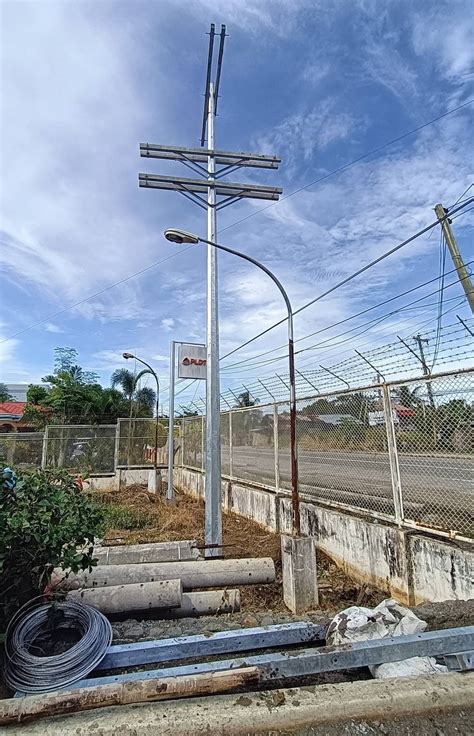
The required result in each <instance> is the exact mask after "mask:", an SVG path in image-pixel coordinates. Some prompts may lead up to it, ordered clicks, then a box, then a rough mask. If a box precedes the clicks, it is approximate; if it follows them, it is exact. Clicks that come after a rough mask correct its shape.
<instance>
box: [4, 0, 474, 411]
mask: <svg viewBox="0 0 474 736" xmlns="http://www.w3.org/2000/svg"><path fill="white" fill-rule="evenodd" d="M216 8H218V11H217V10H216ZM472 9H473V6H472V2H471V0H466V1H464V0H455V1H454V2H449V3H448V2H440V1H439V0H437V1H436V2H430V0H424V1H423V2H422V3H413V2H404V1H403V0H397V1H396V2H391V1H390V0H388V1H387V0H384V1H383V2H382V0H376V1H371V0H338V1H337V2H336V1H331V0H324V1H322V0H321V1H320V2H318V1H317V0H288V1H286V0H269V1H268V2H267V0H252V1H250V0H249V1H247V2H246V1H245V0H221V1H220V2H219V3H215V2H211V1H210V0H189V1H188V2H184V1H182V0H154V1H153V2H151V1H149V0H136V1H135V2H121V1H120V0H116V1H115V0H102V1H101V2H86V1H82V0H78V1H77V2H68V1H66V0H64V1H63V2H55V0H48V1H47V2H24V1H22V0H17V1H16V2H9V1H8V0H7V1H5V0H4V1H3V2H2V3H1V15H2V52H1V53H2V60H1V74H2V79H1V83H2V99H1V103H2V110H1V123H2V126H1V159H2V182H3V183H2V191H1V210H2V226H1V227H2V248H1V253H0V261H1V264H2V269H3V272H2V281H1V283H2V288H1V297H0V299H1V307H2V310H1V318H0V319H1V321H0V336H1V338H2V339H3V340H5V338H8V337H9V336H11V335H13V334H15V333H17V332H21V331H22V330H25V329H26V328H28V327H29V326H30V325H31V324H33V323H35V322H37V321H40V320H43V319H46V321H45V322H44V323H43V324H42V325H41V326H39V327H36V328H34V329H28V330H27V331H25V332H23V333H22V334H19V335H17V336H16V337H14V338H13V339H10V340H7V341H4V342H2V343H1V344H0V351H1V352H0V357H1V359H2V371H1V380H4V381H15V382H17V381H18V382H20V381H27V382H30V381H38V380H39V379H40V377H41V376H42V375H44V374H46V373H48V372H49V371H50V369H51V365H52V354H53V349H54V347H55V346H60V345H64V346H73V347H75V348H77V350H78V351H79V354H80V359H81V363H82V364H83V365H84V366H85V367H87V368H88V369H90V370H95V371H97V372H99V374H100V376H101V379H102V380H103V382H104V383H108V380H109V377H110V373H111V372H112V371H113V370H114V368H116V367H120V366H122V365H123V360H122V359H121V353H122V352H123V351H124V350H129V351H132V352H134V351H136V352H137V354H139V355H141V356H142V357H144V358H145V359H151V360H152V361H153V362H154V364H155V365H156V367H157V370H158V372H159V374H160V376H161V378H162V382H163V385H165V384H167V371H168V357H167V356H168V353H169V341H170V339H176V340H190V341H196V342H202V341H203V339H204V336H205V335H204V326H205V289H204V285H205V284H204V278H205V250H204V249H203V248H200V247H196V248H194V249H193V248H191V249H189V250H188V251H186V252H185V253H183V252H180V251H179V250H178V249H176V247H175V249H174V250H173V246H171V245H170V244H168V243H167V242H166V241H164V239H163V237H162V231H163V229H164V228H165V227H168V226H173V225H175V226H181V227H184V228H186V229H188V230H191V231H195V232H198V233H200V234H202V235H205V227H206V224H205V214H204V212H203V211H202V210H200V209H199V208H197V207H194V206H192V205H191V204H189V203H188V201H187V200H185V199H184V198H182V197H180V196H179V195H177V194H174V193H165V192H157V191H145V190H139V188H138V185H137V174H138V172H139V171H153V172H157V173H158V172H160V173H165V174H171V173H175V174H176V175H178V176H186V175H187V170H186V169H182V168H180V167H179V165H178V164H165V163H163V162H152V161H145V160H141V159H140V157H139V154H138V144H139V142H146V141H148V142H154V143H163V144H175V145H182V146H196V145H198V142H199V134H200V124H201V116H202V99H203V98H202V93H203V88H204V74H205V61H206V54H207V36H206V33H207V31H208V29H209V24H210V22H214V23H216V25H217V27H219V24H220V23H226V24H227V30H228V33H229V38H228V39H227V41H226V50H225V56H224V67H223V77H222V87H221V92H222V97H221V99H220V101H219V115H218V118H217V130H216V145H217V146H218V147H220V148H223V149H227V150H243V151H254V152H265V153H275V154H277V155H279V156H281V158H282V160H283V163H282V165H281V168H280V170H279V171H278V172H267V173H264V172H263V173H262V172H260V173H257V174H252V173H251V172H249V170H242V171H241V172H239V173H237V174H233V175H232V180H244V181H245V180H249V181H252V180H253V181H256V182H260V183H267V184H270V185H274V186H282V187H283V190H284V194H285V195H287V194H290V193H291V192H293V191H294V190H296V189H298V188H300V187H302V186H304V185H306V184H308V183H309V182H311V181H314V180H316V179H318V178H320V177H322V176H324V175H325V174H327V173H328V172H330V171H332V170H333V169H335V168H337V167H339V166H342V165H343V164H345V163H347V162H349V161H352V160H354V159H356V158H357V157H359V156H361V155H363V154H364V153H366V152H367V151H369V150H371V149H373V148H376V147H377V146H380V145H382V144H383V143H385V142H386V141H388V140H390V139H392V138H395V137H397V136H399V135H402V134H403V133H405V132H406V131H408V130H411V129H413V128H416V127H417V126H420V125H422V124H423V123H424V122H426V121H428V120H431V119H433V118H435V117H437V116H439V115H441V114H443V113H444V112H446V111H447V110H449V109H451V108H453V107H456V106H458V105H460V104H462V103H463V102H465V101H467V100H468V99H470V98H471V97H473V96H474V95H473V93H472V81H473V73H472V61H473V49H474V43H473V18H472ZM473 107H474V106H468V107H465V108H464V109H463V110H462V111H460V112H458V113H456V114H454V115H451V116H448V117H446V118H444V119H443V120H441V121H440V122H438V123H436V124H434V125H431V126H429V127H427V128H425V129H423V130H422V131H420V132H419V133H417V134H414V135H412V136H410V137H409V138H405V139H404V140H402V141H401V142H400V143H398V144H395V145H393V146H390V147H388V148H386V149H384V150H383V151H381V152H380V153H379V154H377V155H374V156H372V157H369V158H368V159H364V160H363V161H362V162H360V163H359V164H357V165H354V166H352V167H350V168H349V169H347V170H346V171H345V172H343V173H341V174H338V175H335V176H331V177H329V178H328V179H327V180H325V181H323V182H321V183H320V184H318V185H315V186H312V187H309V188H307V189H305V190H303V191H302V192H300V193H298V194H295V195H294V196H292V197H290V198H288V199H285V200H283V201H282V202H280V203H278V204H276V205H275V206H272V207H270V208H268V209H265V210H264V211H262V212H257V210H259V209H260V208H261V207H262V203H261V202H260V203H255V202H248V201H247V202H242V203H239V204H237V205H234V206H233V207H229V208H227V209H225V210H224V211H223V212H222V213H221V214H220V215H219V224H218V229H219V230H220V231H221V240H222V242H225V243H228V244H229V245H231V246H233V247H235V248H239V249H241V250H244V251H246V252H248V253H250V254H252V255H253V256H254V257H256V258H260V259H261V260H264V261H265V263H266V264H267V265H268V266H269V267H270V268H272V269H273V270H274V271H275V273H276V274H277V275H278V276H279V278H280V279H281V280H282V281H283V282H284V283H285V285H287V287H288V291H289V294H290V297H291V299H292V302H293V304H294V306H295V307H299V306H301V305H302V304H304V303H305V302H307V301H309V300H310V299H312V298H314V297H315V296H317V294H318V293H320V292H322V291H324V290H326V289H327V288H329V287H330V286H331V285H333V284H334V283H336V282H337V281H339V280H341V279H342V278H344V277H345V276H347V275H348V274H350V273H351V272H353V271H354V270H356V269H357V268H359V267H360V266H361V265H363V264H364V263H365V262H368V261H370V260H371V259H373V258H375V257H377V255H379V254H381V253H383V252H384V251H385V250H388V249H389V248H390V247H392V246H393V245H395V244H396V243H397V242H399V241H401V240H403V239H404V238H405V237H408V236H409V235H411V234H412V233H414V232H416V231H417V230H418V229H420V228H421V227H423V226H425V225H427V224H429V223H430V222H431V221H432V219H434V215H433V211H432V208H433V206H434V205H435V204H436V203H437V202H442V203H443V204H446V205H449V204H452V203H453V202H455V201H456V200H457V199H458V197H459V196H460V195H461V194H462V192H463V191H464V190H465V189H466V188H467V187H469V185H470V184H471V183H472V182H473V181H474V171H473V169H474V167H473V156H472V153H473V148H472V143H471V139H470V132H471V131H472V109H473ZM470 128H471V131H470ZM472 193H473V190H472V189H471V191H470V194H472ZM248 215H251V217H247V216H248ZM473 215H474V212H470V213H469V212H468V213H466V214H465V215H463V216H462V217H460V218H459V219H457V220H456V221H455V223H454V228H455V233H456V236H457V238H458V242H459V245H460V247H461V250H462V252H463V255H464V257H465V259H466V260H469V259H470V258H473V257H474V255H473V252H474V249H473V247H472V237H473V232H474V231H473V224H474V217H473ZM242 218H246V219H243V221H242V222H237V221H240V220H242ZM234 223H237V224H234ZM438 254H439V236H438V233H435V234H434V235H433V236H431V237H428V236H425V237H423V238H420V239H418V240H417V241H415V242H414V243H413V244H411V245H410V246H407V247H406V248H404V249H402V250H401V251H399V252H398V253H397V254H395V255H394V256H393V257H391V258H390V259H387V260H386V261H384V262H383V263H382V264H380V265H379V266H377V267H375V268H373V269H372V270H371V271H369V272H368V274H366V275H365V276H363V277H361V278H359V279H358V280H356V281H354V282H352V284H351V285H348V286H347V287H345V288H342V289H340V290H338V291H337V292H335V294H334V295H333V296H331V297H329V298H327V299H325V300H323V301H322V302H320V303H318V304H316V305H314V307H312V308H309V309H307V310H305V311H304V312H302V313H301V314H300V315H298V316H297V318H296V329H297V335H298V336H300V337H301V336H304V335H306V334H307V333H309V332H314V331H315V330H317V329H320V328H322V327H327V326H330V325H331V324H332V323H333V322H336V321H338V320H340V319H344V318H345V317H348V316H350V315H351V314H353V313H355V312H358V311H360V310H362V309H364V308H365V307H367V306H370V305H371V304H377V303H379V302H382V301H383V300H384V299H388V298H390V297H391V296H393V295H395V294H397V293H399V292H401V291H404V290H405V289H408V288H410V287H412V286H415V285H417V284H418V283H420V282H422V281H425V280H427V279H429V278H434V277H435V276H437V274H438V258H439V256H438ZM167 256H173V257H172V258H170V259H169V260H167V261H166V262H165V263H163V264H161V265H159V266H157V267H155V268H153V269H150V270H148V271H146V272H145V273H144V274H142V275H140V276H137V277H136V278H133V279H131V280H129V281H127V282H125V283H124V284H122V285H120V286H118V287H116V288H114V289H110V290H108V291H106V292H105V293H104V294H102V295H100V296H98V297H95V298H92V299H90V300H88V301H87V302H85V303H83V304H81V305H80V306H78V307H76V308H73V309H69V310H68V311H65V312H64V313H63V314H61V315H58V316H55V317H49V315H52V314H54V313H55V312H58V311H60V310H63V309H65V308H66V307H69V306H70V305H72V304H74V303H75V302H78V301H81V300H83V299H84V298H85V297H87V296H89V295H90V294H93V293H96V292H98V291H100V290H102V289H104V288H106V287H108V286H109V285H111V284H113V283H115V282H117V281H120V280H122V279H125V278H127V277H128V276H129V275H130V274H132V273H135V272H137V271H139V270H141V269H144V268H146V267H147V266H149V265H150V264H152V263H154V262H156V261H160V260H162V259H164V258H166V257H167ZM451 267H452V266H451V264H450V262H449V261H448V268H451ZM449 279H450V280H452V277H449ZM433 288H435V287H433V286H431V287H430V288H427V289H426V290H425V291H421V292H419V294H420V295H422V294H424V293H428V291H430V290H433ZM417 294H418V292H417V293H415V295H414V297H412V298H415V297H416V295H417ZM456 296H458V297H459V308H458V309H457V311H452V312H451V313H450V314H446V316H445V322H446V324H449V323H451V322H452V321H453V319H455V316H454V315H455V314H456V313H457V314H460V315H461V316H463V315H464V316H468V308H467V306H464V305H463V304H462V291H461V289H460V287H459V286H454V287H452V288H451V289H450V290H449V294H448V292H447V294H446V297H447V298H448V297H449V298H451V297H456ZM407 299H408V297H407ZM406 301H407V300H405V302H406ZM434 301H435V300H434V299H433V298H432V299H427V302H426V304H427V305H428V306H425V307H424V309H422V310H421V309H420V310H419V311H410V312H405V313H401V314H400V315H395V316H394V317H393V318H390V319H388V320H386V321H384V322H382V323H381V325H379V326H378V327H377V328H375V329H374V330H373V331H370V332H369V333H366V334H364V337H363V339H362V338H360V340H359V341H355V342H354V344H353V345H352V344H346V345H344V346H343V347H342V348H335V349H334V350H333V352H332V353H331V351H329V352H328V350H326V351H325V353H324V360H325V361H326V363H328V364H330V363H337V362H338V361H339V360H342V359H344V357H345V356H347V355H349V354H350V351H351V350H352V352H353V346H357V345H359V346H360V345H363V346H364V349H367V350H369V349H371V348H374V347H376V346H377V345H383V344H385V343H387V342H391V341H393V340H394V339H396V338H395V335H396V334H403V335H407V336H408V335H411V334H412V332H413V330H415V329H417V327H418V326H419V325H420V324H425V325H426V324H427V327H426V329H430V328H433V327H435V326H436V304H434ZM400 304H401V305H402V304H403V300H402V301H401V302H400ZM457 304H458V302H457V301H455V300H454V301H452V302H449V305H452V306H455V305H457ZM430 305H431V306H430ZM220 308H221V353H225V352H228V351H229V350H232V349H233V348H235V347H237V346H238V345H239V344H240V343H242V342H244V341H245V340H247V339H249V338H250V337H252V336H253V335H254V334H256V333H258V332H260V331H261V330H262V329H264V328H265V327H267V326H269V325H271V324H272V323H273V322H276V321H277V320H278V319H280V318H281V317H282V316H283V315H284V309H283V306H282V303H281V298H280V296H279V294H278V292H275V289H274V286H273V285H272V283H271V282H270V281H269V280H268V279H267V278H266V277H265V276H264V274H261V273H259V272H256V271H255V270H252V269H250V268H248V267H247V266H245V265H244V264H242V263H241V262H239V261H238V260H236V259H233V258H231V257H230V256H228V257H227V256H226V257H222V258H221V260H220ZM446 308H447V307H446ZM385 311H387V310H385ZM383 312H384V308H381V309H380V310H379V311H376V312H374V314H375V315H377V314H380V315H381V314H383ZM430 319H432V323H430ZM363 322H364V318H361V319H360V321H359V322H358V321H357V320H356V321H354V323H350V326H354V325H356V324H362V323H363ZM340 331H341V329H340V328H339V330H335V331H334V332H332V331H328V332H327V333H326V335H329V336H330V335H331V334H334V335H335V334H338V333H339V332H340ZM284 340H285V328H284V326H282V327H280V328H278V329H275V330H273V331H271V332H270V333H268V334H267V335H266V336H265V337H264V338H261V339H260V340H258V341H256V342H254V343H253V344H252V345H251V346H249V347H248V348H246V349H244V350H242V351H240V352H238V353H237V354H236V355H235V356H233V358H234V360H237V359H238V360H243V359H244V358H248V357H251V356H252V355H256V354H259V353H260V352H263V351H265V350H268V349H270V348H273V347H276V346H278V345H280V344H282V342H284ZM312 360H314V363H315V365H317V364H318V363H319V362H321V361H322V357H321V356H320V355H319V354H318V352H317V351H315V352H314V354H308V357H307V358H305V361H304V364H305V365H310V363H311V361H312ZM228 362H229V361H227V363H228ZM223 363H224V364H225V363H226V361H223ZM284 366H285V361H284V360H283V361H282V363H279V364H278V369H280V370H284ZM272 370H275V368H273V367H272V366H270V367H268V368H266V369H265V368H262V369H261V371H262V374H264V373H266V374H267V373H269V372H271V371H272ZM243 376H244V377H245V378H250V377H252V376H253V377H255V376H256V371H255V368H252V369H251V370H249V371H248V373H247V374H245V375H244V374H240V373H235V374H232V372H231V371H227V372H226V373H224V374H223V387H225V386H227V385H231V386H237V385H239V382H241V381H242V377H243ZM201 393H202V392H201ZM193 394H194V389H192V390H191V389H190V390H189V395H190V396H192V395H193ZM183 397H184V398H186V394H183ZM165 400H166V394H165V393H164V401H165Z"/></svg>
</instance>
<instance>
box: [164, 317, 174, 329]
mask: <svg viewBox="0 0 474 736" xmlns="http://www.w3.org/2000/svg"><path fill="white" fill-rule="evenodd" d="M175 325H176V322H175V321H174V319H173V317H165V318H164V319H162V320H161V326H162V327H163V329H164V330H166V332H170V330H172V329H173V327H174V326H175Z"/></svg>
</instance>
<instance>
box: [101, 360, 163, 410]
mask: <svg viewBox="0 0 474 736" xmlns="http://www.w3.org/2000/svg"><path fill="white" fill-rule="evenodd" d="M145 375H152V373H151V371H149V370H148V369H147V368H146V369H144V370H143V371H140V373H137V375H135V374H134V373H132V371H129V370H128V369H127V368H117V370H115V371H114V372H113V373H112V379H111V382H112V388H116V386H120V388H121V389H122V393H123V394H124V396H125V397H126V398H127V399H128V401H129V402H130V415H131V414H132V407H133V402H135V404H136V408H137V412H138V413H139V414H142V413H145V416H150V415H152V414H153V407H154V404H155V398H156V394H155V392H154V391H153V389H152V388H148V387H144V388H140V389H138V390H137V386H138V383H139V381H140V379H141V378H142V377H143V376H145Z"/></svg>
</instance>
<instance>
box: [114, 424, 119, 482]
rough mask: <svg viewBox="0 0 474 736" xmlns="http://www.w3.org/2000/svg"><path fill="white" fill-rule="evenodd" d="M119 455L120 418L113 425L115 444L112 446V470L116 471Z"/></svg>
mask: <svg viewBox="0 0 474 736" xmlns="http://www.w3.org/2000/svg"><path fill="white" fill-rule="evenodd" d="M119 456H120V419H117V424H116V425H115V446H114V472H115V473H116V472H117V468H118V464H119Z"/></svg>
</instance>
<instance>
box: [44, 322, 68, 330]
mask: <svg viewBox="0 0 474 736" xmlns="http://www.w3.org/2000/svg"><path fill="white" fill-rule="evenodd" d="M44 329H45V330H46V332H64V330H62V329H61V327H58V325H55V324H54V323H53V322H46V323H45V325H44Z"/></svg>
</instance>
